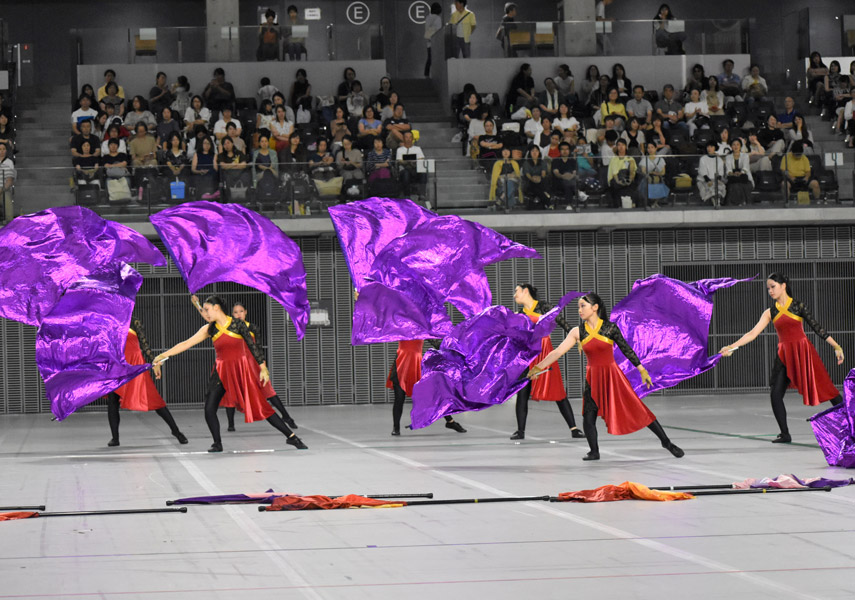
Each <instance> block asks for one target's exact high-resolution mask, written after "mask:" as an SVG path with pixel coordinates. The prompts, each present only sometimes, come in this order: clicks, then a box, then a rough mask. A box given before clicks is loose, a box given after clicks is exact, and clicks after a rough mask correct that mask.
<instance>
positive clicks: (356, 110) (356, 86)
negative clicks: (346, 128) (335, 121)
mask: <svg viewBox="0 0 855 600" xmlns="http://www.w3.org/2000/svg"><path fill="white" fill-rule="evenodd" d="M345 106H346V107H347V114H348V115H350V116H359V115H361V114H362V111H364V110H365V107H366V106H368V96H367V95H365V92H363V91H362V82H361V81H359V80H358V79H355V80H354V81H353V83H352V84H351V86H350V93H349V94H348V95H347V98H346V99H345Z"/></svg>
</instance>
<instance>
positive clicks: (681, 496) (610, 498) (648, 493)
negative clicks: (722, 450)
mask: <svg viewBox="0 0 855 600" xmlns="http://www.w3.org/2000/svg"><path fill="white" fill-rule="evenodd" d="M692 498H694V496H692V495H691V494H687V493H685V492H660V491H658V490H651V489H650V488H649V487H647V486H646V485H642V484H640V483H635V482H634V481H624V482H623V483H622V484H620V485H604V486H600V487H598V488H597V489H594V490H581V491H578V492H562V493H561V494H558V500H559V501H560V502H615V501H617V500H653V501H656V502H667V501H670V500H691V499H692Z"/></svg>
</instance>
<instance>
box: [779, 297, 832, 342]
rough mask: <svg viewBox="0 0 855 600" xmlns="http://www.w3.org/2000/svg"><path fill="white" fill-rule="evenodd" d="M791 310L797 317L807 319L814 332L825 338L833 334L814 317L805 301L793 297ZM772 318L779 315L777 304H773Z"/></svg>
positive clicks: (806, 321)
mask: <svg viewBox="0 0 855 600" xmlns="http://www.w3.org/2000/svg"><path fill="white" fill-rule="evenodd" d="M789 311H790V312H791V313H793V314H794V315H796V316H797V317H801V318H802V319H804V320H805V323H807V324H808V325H809V326H810V328H811V329H813V331H814V333H816V335H818V336H819V337H821V338H822V339H824V340H827V339H828V338H829V337H831V334H830V333H828V331H826V329H825V327H823V326H822V325H820V324H819V322H818V321H817V320H816V319H815V318H814V316H813V315H812V314H811V312H810V311H809V310H808V308H807V306H805V303H804V302H800V301H798V300H796V299H795V298H793V301H792V303H791V304H790V308H789ZM770 312H771V314H772V318H773V319H774V318H775V317H776V316H777V315H778V312H779V311H778V307H777V305H773V306H772V309H771V311H770Z"/></svg>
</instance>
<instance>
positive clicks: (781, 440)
mask: <svg viewBox="0 0 855 600" xmlns="http://www.w3.org/2000/svg"><path fill="white" fill-rule="evenodd" d="M792 441H793V438H792V437H790V434H789V433H779V434H778V437H776V438H775V439H774V440H772V443H773V444H789V443H790V442H792ZM116 445H117V446H118V445H119V442H118V441H117V442H116Z"/></svg>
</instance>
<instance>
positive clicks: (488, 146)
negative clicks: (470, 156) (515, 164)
mask: <svg viewBox="0 0 855 600" xmlns="http://www.w3.org/2000/svg"><path fill="white" fill-rule="evenodd" d="M502 147H503V143H502V139H501V138H500V137H499V136H497V135H496V124H495V123H494V122H493V121H492V119H489V118H487V119H484V133H483V134H482V135H480V136H478V160H479V162H480V163H481V165H482V166H483V167H485V168H486V167H487V164H490V163H492V161H494V160H497V159H498V158H499V156H501V153H502ZM488 161H489V162H488Z"/></svg>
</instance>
